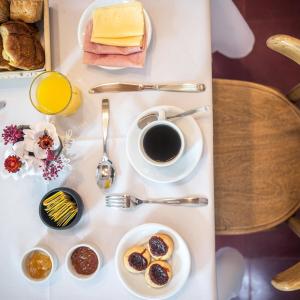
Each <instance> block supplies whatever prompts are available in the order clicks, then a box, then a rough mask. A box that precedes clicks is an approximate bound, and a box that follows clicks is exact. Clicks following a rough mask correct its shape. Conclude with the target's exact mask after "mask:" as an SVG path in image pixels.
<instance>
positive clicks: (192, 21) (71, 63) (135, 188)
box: [0, 0, 216, 300]
mask: <svg viewBox="0 0 300 300" xmlns="http://www.w3.org/2000/svg"><path fill="white" fill-rule="evenodd" d="M90 2H92V1H91V0H87V1H74V0H64V1H61V0H60V1H59V0H53V1H50V6H51V7H52V13H51V22H52V48H53V61H54V66H55V68H56V69H58V70H61V71H62V72H64V73H66V74H67V75H68V76H69V78H70V79H71V81H72V82H73V83H74V84H75V85H77V86H79V87H80V88H81V90H82V91H83V98H84V105H83V106H82V108H81V109H80V110H79V112H78V113H77V114H76V115H75V116H73V117H70V118H64V119H60V118H57V119H56V124H57V126H58V127H59V129H60V130H64V129H68V128H72V129H73V134H74V137H75V138H76V141H75V143H74V145H73V148H72V152H73V154H74V158H73V163H72V165H73V171H72V172H71V173H70V174H69V177H68V178H67V180H66V181H65V183H64V185H65V186H68V187H71V188H74V189H75V190H76V191H78V193H79V194H80V195H81V196H82V198H83V201H84V205H85V213H84V216H83V218H82V220H81V221H80V223H79V224H78V225H77V226H75V227H74V228H73V229H71V230H66V231H53V230H50V229H48V228H46V227H45V226H44V225H43V224H42V223H41V221H40V219H39V215H38V205H39V201H40V198H41V197H42V196H43V194H44V193H45V192H46V191H47V189H49V188H50V187H51V185H50V186H47V185H45V184H42V181H41V180H39V179H36V178H25V179H24V180H20V181H18V182H16V181H14V180H13V179H7V180H1V181H0V194H1V197H0V198H1V212H0V240H1V247H0V257H1V260H0V298H1V299H3V300H11V299H12V300H15V299H31V300H35V299H36V300H41V299H42V300H44V299H45V300H47V299H51V300H52V299H53V300H54V299H55V300H60V299H67V297H68V298H70V299H75V300H77V299H78V300H79V299H89V300H90V299H91V300H93V299H105V300H109V299H136V298H135V297H134V296H131V295H130V294H129V293H128V292H127V291H126V290H125V289H124V287H123V286H122V285H121V283H120V282H119V280H118V278H117V275H116V271H115V269H114V261H113V258H114V251H115V247H116V245H117V243H118V241H119V240H120V238H121V237H122V236H123V234H124V233H126V232H127V231H128V230H129V229H131V228H133V227H134V226H136V225H139V224H143V223H146V222H158V223H163V224H165V225H167V226H170V227H172V228H173V229H175V230H176V231H178V233H179V234H180V235H182V237H183V238H184V239H185V240H186V242H187V244H188V246H189V248H190V251H191V255H192V271H191V274H190V277H189V280H188V281H187V283H186V285H185V286H184V288H183V289H182V290H181V291H180V292H179V294H178V295H177V296H175V297H174V299H191V300H192V299H206V300H210V299H212V300H214V299H216V290H215V262H214V260H215V248H214V203H213V146H212V136H213V133H212V116H211V115H210V116H208V117H206V118H202V119H200V120H199V121H198V123H199V125H200V127H201V129H202V131H203V134H204V143H205V146H204V153H203V156H202V159H201V161H200V163H199V165H198V166H197V169H196V170H195V172H193V173H192V175H191V176H189V178H188V179H187V180H185V181H183V182H179V183H176V184H172V185H159V184H154V183H150V182H149V181H147V180H145V179H142V178H141V177H139V176H137V174H136V173H135V172H134V170H133V169H132V168H131V166H130V165H129V163H128V161H127V158H126V154H125V136H126V133H127V131H128V128H129V125H130V124H131V123H132V121H133V120H134V118H135V117H136V115H137V114H138V113H140V112H141V111H143V110H144V109H147V108H149V107H152V106H155V105H161V104H164V105H175V106H178V107H182V108H184V109H189V108H193V107H195V106H199V105H204V104H208V105H212V96H211V47H210V7H209V0H201V1H198V0H188V1H181V0H176V1H175V0H161V1H151V0H144V1H143V3H144V5H145V7H146V9H147V11H148V13H149V15H150V17H151V20H152V24H153V37H152V42H151V46H150V49H149V53H148V58H147V63H146V66H145V68H144V69H142V70H133V69H130V70H121V71H114V72H113V71H104V70H101V69H98V68H96V67H88V66H85V65H83V64H82V63H81V61H80V51H79V49H78V46H77V24H78V21H79V17H80V15H81V13H82V11H83V10H84V8H85V7H86V6H87V5H88V4H89V3H90ZM109 81H132V82H134V81H141V82H168V81H199V82H203V83H205V84H206V86H207V91H206V92H205V93H202V94H180V93H177V94H176V93H160V92H145V93H120V94H111V95H110V94H107V95H105V96H107V97H109V98H110V100H111V131H110V132H111V134H110V140H109V149H111V158H112V160H113V162H114V164H115V165H116V167H117V174H118V178H117V181H116V184H115V186H114V189H113V191H114V192H130V193H133V194H136V195H138V196H144V197H158V196H171V195H170V193H172V194H174V195H175V194H176V195H185V194H197V193H200V194H203V195H207V197H208V198H209V205H208V206H207V207H205V208H199V209H189V208H178V207H172V208H166V207H162V206H160V207H159V206H152V207H150V206H144V207H140V208H139V209H138V210H136V211H134V212H122V211H116V210H109V209H108V208H105V206H104V201H103V200H104V195H103V193H102V192H101V191H100V190H99V189H98V187H97V185H96V183H95V168H96V165H97V163H98V161H99V159H100V158H101V139H100V138H101V125H100V114H99V113H100V101H99V100H100V99H101V98H102V96H104V95H89V94H88V93H87V89H88V87H91V86H94V85H96V84H99V83H102V82H109ZM29 84H30V81H29V80H27V79H24V80H14V81H13V80H9V81H5V82H4V81H3V82H0V100H2V99H5V100H6V101H7V102H8V105H7V108H6V109H5V110H3V111H0V122H1V129H2V127H3V126H4V125H7V124H10V123H18V124H29V123H32V122H34V121H37V120H39V119H42V118H43V116H41V115H40V114H39V113H37V112H36V111H34V109H33V108H32V107H31V105H30V103H29V100H28V87H29ZM2 153H3V147H1V153H0V154H2ZM52 185H53V184H52ZM81 241H91V242H94V243H95V244H97V245H98V246H99V247H100V248H101V250H102V252H103V255H104V258H105V265H104V268H103V269H102V270H101V273H100V274H99V276H98V278H97V280H95V281H93V282H85V283H81V282H77V281H75V280H74V279H72V278H71V277H70V276H69V275H68V273H67V272H66V270H65V267H64V257H65V254H66V252H67V250H68V249H69V248H70V247H72V246H73V245H74V244H75V243H78V242H81ZM37 244H41V245H43V244H44V245H47V246H49V247H50V248H51V249H52V250H53V251H54V252H55V253H56V254H57V255H58V258H59V263H60V267H59V269H58V271H57V272H56V274H55V276H54V277H53V280H52V281H51V282H50V283H46V284H43V285H33V284H31V283H29V282H27V281H26V280H25V279H24V278H23V277H22V275H21V271H20V258H21V256H22V254H23V253H24V251H26V250H27V249H29V248H32V247H34V246H36V245H37Z"/></svg>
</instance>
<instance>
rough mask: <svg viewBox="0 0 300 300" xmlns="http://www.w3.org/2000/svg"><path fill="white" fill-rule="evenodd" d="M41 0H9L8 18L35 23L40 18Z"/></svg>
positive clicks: (41, 10)
mask: <svg viewBox="0 0 300 300" xmlns="http://www.w3.org/2000/svg"><path fill="white" fill-rule="evenodd" d="M42 12H43V0H11V2H10V18H11V19H12V20H18V21H24V22H26V23H35V22H37V21H39V20H41V18H42Z"/></svg>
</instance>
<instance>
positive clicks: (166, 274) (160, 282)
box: [145, 260, 172, 288]
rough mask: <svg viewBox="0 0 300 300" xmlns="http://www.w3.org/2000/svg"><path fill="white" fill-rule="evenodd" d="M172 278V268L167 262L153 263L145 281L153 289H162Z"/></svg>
mask: <svg viewBox="0 0 300 300" xmlns="http://www.w3.org/2000/svg"><path fill="white" fill-rule="evenodd" d="M171 278H172V267H171V266H170V264H168V263H167V262H166V261H162V260H157V261H154V262H152V263H151V264H150V265H149V267H148V268H147V270H146V273H145V280H146V282H147V284H148V285H149V286H151V287H153V288H162V287H164V286H165V285H167V284H168V282H169V281H170V280H171Z"/></svg>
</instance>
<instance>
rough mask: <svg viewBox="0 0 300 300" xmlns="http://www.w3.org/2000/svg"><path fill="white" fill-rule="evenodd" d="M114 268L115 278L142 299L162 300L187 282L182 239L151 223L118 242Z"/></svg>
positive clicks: (188, 260) (188, 265) (186, 252)
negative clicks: (115, 271)
mask: <svg viewBox="0 0 300 300" xmlns="http://www.w3.org/2000/svg"><path fill="white" fill-rule="evenodd" d="M115 265H116V269H117V273H118V276H119V278H120V280H121V282H122V283H123V285H124V286H125V287H126V289H127V290H128V291H129V292H131V293H132V294H133V295H135V296H137V297H140V298H142V299H166V298H169V297H171V296H173V295H175V294H176V293H177V292H178V291H179V290H180V289H181V288H182V287H183V285H184V284H185V282H186V280H187V279H188V276H189V273H190V268H191V257H190V253H189V250H188V247H187V245H186V243H185V241H184V240H183V239H182V237H181V236H180V235H179V234H178V233H177V232H176V231H174V230H173V229H171V228H169V227H167V226H165V225H161V224H155V223H149V224H143V225H140V226H138V227H135V228H133V229H132V230H130V231H129V232H127V233H126V234H125V235H124V236H123V238H122V239H121V240H120V242H119V244H118V246H117V250H116V255H115Z"/></svg>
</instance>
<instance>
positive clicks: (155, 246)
mask: <svg viewBox="0 0 300 300" xmlns="http://www.w3.org/2000/svg"><path fill="white" fill-rule="evenodd" d="M149 247H150V251H151V253H152V254H153V255H155V256H163V255H165V254H166V253H167V252H168V248H169V247H168V245H167V244H166V243H165V242H164V241H163V239H162V238H160V237H158V236H155V235H154V236H152V237H151V238H150V240H149Z"/></svg>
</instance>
